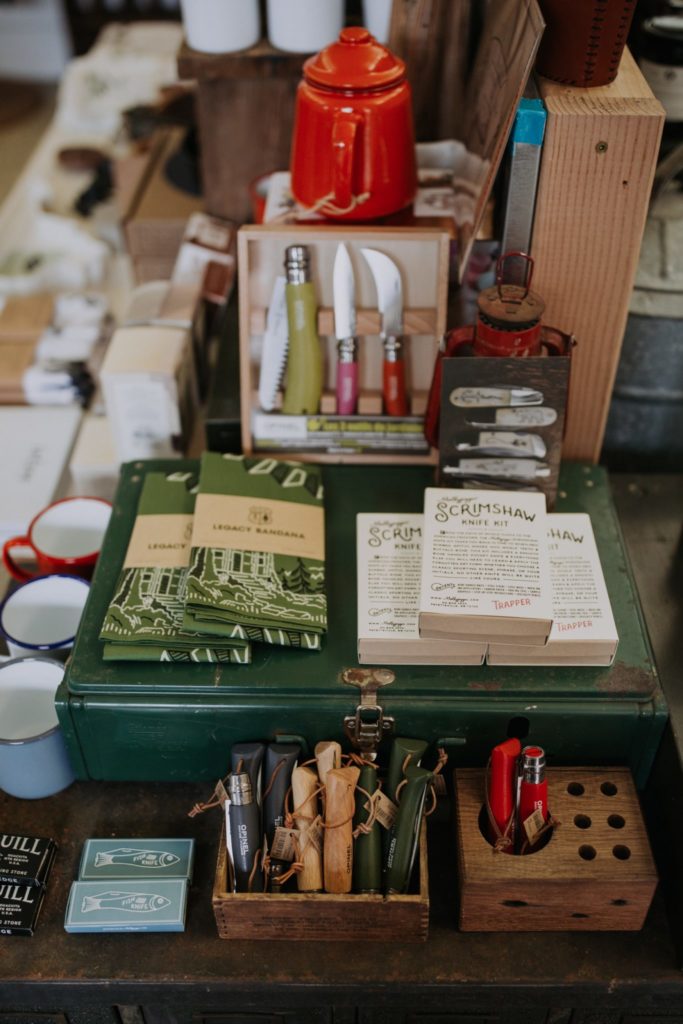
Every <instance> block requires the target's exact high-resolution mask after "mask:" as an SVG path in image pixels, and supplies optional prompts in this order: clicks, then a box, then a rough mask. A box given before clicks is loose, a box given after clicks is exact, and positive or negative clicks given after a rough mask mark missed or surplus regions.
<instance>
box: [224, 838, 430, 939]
mask: <svg viewBox="0 0 683 1024" xmlns="http://www.w3.org/2000/svg"><path fill="white" fill-rule="evenodd" d="M418 860H419V863H418V864H417V865H416V867H415V870H414V871H413V879H412V883H411V891H410V892H409V893H407V894H406V895H397V896H393V895H392V896H382V895H358V894H351V895H348V896H338V895H334V894H332V893H303V892H302V893H300V892H283V893H276V894H271V893H235V892H227V891H226V889H227V877H228V854H227V849H226V843H225V831H224V829H221V839H220V847H219V850H218V862H217V864H216V879H215V882H214V887H213V897H212V903H213V912H214V915H215V918H216V926H217V928H218V935H219V937H220V938H221V939H235V940H239V941H244V940H250V939H267V940H273V939H285V940H287V941H302V942H303V941H315V942H320V941H327V942H340V941H349V942H359V941H361V942H389V941H394V940H396V939H397V938H399V937H400V941H401V942H424V941H425V940H426V938H427V932H428V929H429V877H428V870H427V826H426V824H425V822H424V821H423V822H422V829H421V831H420V847H419V851H418Z"/></svg>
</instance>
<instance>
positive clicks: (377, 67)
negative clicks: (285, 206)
mask: <svg viewBox="0 0 683 1024" xmlns="http://www.w3.org/2000/svg"><path fill="white" fill-rule="evenodd" d="M291 172H292V194H293V195H294V197H295V199H296V200H297V201H298V202H299V203H301V204H302V205H303V206H305V207H306V208H307V209H313V210H315V211H317V212H319V213H322V214H324V215H325V216H326V217H330V218H332V219H334V220H373V219H374V218H376V217H384V216H386V215H387V214H390V213H395V212H396V211H398V210H402V209H403V208H404V207H405V206H408V205H409V203H411V202H412V200H413V198H414V196H415V191H416V189H417V170H416V164H415V139H414V133H413V111H412V99H411V93H410V86H409V84H408V82H407V80H406V69H405V64H404V63H403V61H402V60H399V58H398V57H395V56H394V55H393V54H392V53H391V52H390V51H389V50H387V49H386V47H384V46H381V45H380V44H379V43H378V42H377V40H376V39H375V38H374V37H373V36H371V35H370V33H369V32H368V31H367V29H364V28H354V27H352V28H345V29H343V30H342V31H341V32H340V34H339V39H338V40H337V41H336V42H334V43H332V44H331V45H330V46H328V47H326V48H325V49H324V50H321V52H320V53H318V54H316V56H315V57H311V58H310V59H309V60H307V61H306V63H305V64H304V77H303V81H302V82H300V83H299V87H298V90H297V98H296V112H295V120H294V135H293V139H292V157H291Z"/></svg>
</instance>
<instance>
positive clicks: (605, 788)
mask: <svg viewBox="0 0 683 1024" xmlns="http://www.w3.org/2000/svg"><path fill="white" fill-rule="evenodd" d="M600 792H601V793H602V795H603V796H616V795H617V793H618V792H619V790H618V789H617V787H616V786H615V785H614V783H613V782H603V783H602V785H601V786H600Z"/></svg>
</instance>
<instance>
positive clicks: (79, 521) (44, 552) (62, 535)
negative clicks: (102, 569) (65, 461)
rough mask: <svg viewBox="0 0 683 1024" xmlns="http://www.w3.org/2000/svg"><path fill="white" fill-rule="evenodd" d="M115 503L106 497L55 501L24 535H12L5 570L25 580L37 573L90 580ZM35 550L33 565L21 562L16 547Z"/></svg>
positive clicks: (6, 548) (5, 548)
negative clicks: (16, 559)
mask: <svg viewBox="0 0 683 1024" xmlns="http://www.w3.org/2000/svg"><path fill="white" fill-rule="evenodd" d="M110 515H111V503H110V502H108V501H105V500H104V499H103V498H80V497H74V498H62V499H61V501H53V502H52V504H51V505H48V506H47V507H46V508H44V509H43V510H42V511H41V512H39V513H38V515H37V516H35V517H34V519H32V520H31V523H30V525H29V528H28V530H27V532H26V536H24V537H12V538H10V540H8V541H6V542H5V544H4V546H3V549H2V561H3V565H4V566H5V569H6V570H7V572H8V573H9V574H10V576H13V577H14V579H15V580H19V581H20V582H21V583H25V582H26V581H27V580H30V579H32V578H33V577H34V576H45V575H48V574H51V573H67V574H69V575H72V576H83V577H85V578H86V579H89V578H90V576H91V575H92V570H93V568H94V565H95V562H96V561H97V556H98V555H99V553H100V548H101V546H102V538H103V537H104V534H105V531H106V529H107V525H108V523H109V517H110ZM17 548H22V549H24V550H25V551H26V550H29V549H30V551H31V552H32V555H33V558H34V559H35V568H33V566H32V567H31V568H30V569H29V568H24V566H23V565H18V564H17V562H15V560H14V557H13V555H12V552H13V550H15V549H17Z"/></svg>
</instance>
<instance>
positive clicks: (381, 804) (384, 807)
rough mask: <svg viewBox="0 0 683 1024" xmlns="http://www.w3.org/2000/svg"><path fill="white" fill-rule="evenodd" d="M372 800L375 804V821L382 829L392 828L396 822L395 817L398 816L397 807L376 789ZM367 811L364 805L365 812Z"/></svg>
mask: <svg viewBox="0 0 683 1024" xmlns="http://www.w3.org/2000/svg"><path fill="white" fill-rule="evenodd" d="M373 799H374V800H375V804H376V813H377V821H378V822H379V823H380V825H381V826H382V827H383V828H386V829H390V828H392V827H393V824H394V822H395V821H396V815H397V814H398V807H397V806H396V804H395V803H394V802H393V800H390V799H389V797H388V796H387V795H386V793H383V792H382V790H381V789H378V790H377V792H376V793H373ZM367 809H368V807H367V804H366V810H367Z"/></svg>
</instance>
